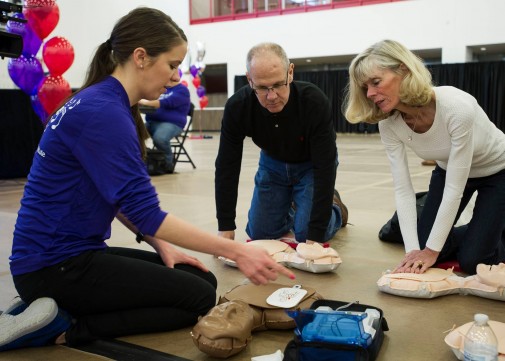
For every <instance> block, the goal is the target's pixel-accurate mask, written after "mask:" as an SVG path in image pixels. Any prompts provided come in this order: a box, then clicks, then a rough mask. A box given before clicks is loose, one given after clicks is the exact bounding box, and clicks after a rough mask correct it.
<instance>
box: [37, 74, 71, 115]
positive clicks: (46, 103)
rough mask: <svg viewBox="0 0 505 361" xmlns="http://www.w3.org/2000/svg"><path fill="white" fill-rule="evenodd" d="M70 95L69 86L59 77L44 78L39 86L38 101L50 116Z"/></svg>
mask: <svg viewBox="0 0 505 361" xmlns="http://www.w3.org/2000/svg"><path fill="white" fill-rule="evenodd" d="M70 94H72V89H71V88H70V84H68V82H67V81H66V80H65V79H63V77H61V76H53V75H49V76H46V77H45V78H44V79H43V80H42V81H41V82H40V84H39V89H38V92H37V96H38V99H39V101H40V104H42V107H43V108H44V110H45V111H46V113H47V114H52V113H53V112H54V111H55V110H56V108H57V107H58V106H59V105H61V103H62V102H63V100H64V99H66V98H67V97H68V96H70Z"/></svg>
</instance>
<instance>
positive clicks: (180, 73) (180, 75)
mask: <svg viewBox="0 0 505 361" xmlns="http://www.w3.org/2000/svg"><path fill="white" fill-rule="evenodd" d="M179 78H182V70H181V68H179Z"/></svg>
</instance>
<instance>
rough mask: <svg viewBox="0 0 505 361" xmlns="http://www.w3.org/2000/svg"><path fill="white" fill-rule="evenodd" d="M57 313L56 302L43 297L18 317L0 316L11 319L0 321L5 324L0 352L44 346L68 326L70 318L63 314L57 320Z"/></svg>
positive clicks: (0, 338)
mask: <svg viewBox="0 0 505 361" xmlns="http://www.w3.org/2000/svg"><path fill="white" fill-rule="evenodd" d="M58 313H59V309H58V306H57V305H56V302H55V301H54V300H53V299H52V298H46V297H44V298H39V299H37V300H35V301H33V302H32V303H31V304H30V305H29V306H28V307H27V308H26V310H25V311H24V312H23V313H22V314H20V315H17V316H12V315H5V316H3V315H2V316H0V317H7V316H9V317H12V319H11V322H1V321H0V324H2V323H7V324H5V325H3V324H2V327H1V330H0V351H4V350H10V349H15V348H21V347H33V346H43V345H46V344H47V343H48V342H49V341H50V340H52V339H54V338H55V337H56V336H58V335H59V334H60V333H62V332H64V331H65V330H66V329H68V327H69V326H70V322H71V320H70V318H69V317H68V316H67V315H65V314H63V316H64V317H58V319H57V316H58ZM53 321H55V322H53ZM6 326H7V327H6Z"/></svg>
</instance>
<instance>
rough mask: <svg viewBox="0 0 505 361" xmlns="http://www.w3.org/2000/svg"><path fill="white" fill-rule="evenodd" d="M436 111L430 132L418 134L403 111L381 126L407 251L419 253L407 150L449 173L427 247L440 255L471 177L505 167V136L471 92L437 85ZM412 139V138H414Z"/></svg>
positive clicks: (413, 194) (381, 123) (380, 129)
mask: <svg viewBox="0 0 505 361" xmlns="http://www.w3.org/2000/svg"><path fill="white" fill-rule="evenodd" d="M434 92H435V98H436V112H435V119H434V121H433V125H432V126H431V128H430V129H429V130H428V131H427V132H425V133H423V134H418V133H413V132H412V129H411V128H410V127H409V126H408V125H407V124H406V123H405V122H404V120H403V119H402V117H401V115H400V113H399V112H397V113H396V114H395V115H393V116H391V117H389V118H387V119H384V120H382V121H380V122H379V131H380V135H381V140H382V143H383V144H384V145H385V148H386V153H387V155H388V157H389V161H390V163H391V171H392V175H393V181H394V188H395V199H396V207H397V213H398V219H399V221H400V229H401V232H402V236H403V239H404V242H405V251H406V252H410V251H412V250H419V249H420V246H419V239H418V235H417V213H416V202H415V200H416V198H415V191H414V188H413V186H412V181H411V178H410V173H409V168H408V161H407V154H406V148H405V146H408V147H409V148H411V149H412V150H413V151H414V152H415V153H416V154H417V155H418V156H419V157H420V158H422V159H433V160H436V161H437V164H438V165H439V166H440V167H441V168H443V169H445V170H446V171H447V175H446V182H445V187H444V195H443V198H442V203H441V205H440V208H439V210H438V213H437V216H436V219H435V223H434V225H433V228H432V231H431V233H430V236H429V238H428V242H427V244H426V246H427V247H428V248H430V249H432V250H435V251H440V250H441V249H442V247H443V246H444V243H445V240H446V239H447V236H448V234H449V231H450V229H451V227H452V225H453V223H454V220H455V218H456V213H457V211H458V208H459V204H460V202H461V197H462V194H463V190H464V188H465V184H466V182H467V180H468V178H477V177H485V176H489V175H492V174H495V173H497V172H499V171H500V170H503V169H505V135H504V133H503V132H502V131H501V130H500V129H498V128H497V127H496V126H495V125H494V123H492V122H491V121H490V120H489V118H488V116H487V115H486V113H485V112H484V111H483V110H482V108H481V107H480V106H479V104H478V103H477V101H476V100H475V98H474V97H473V96H471V95H470V94H468V93H466V92H464V91H462V90H459V89H457V88H454V87H450V86H443V87H435V88H434ZM411 135H412V140H409V139H408V138H409V136H411Z"/></svg>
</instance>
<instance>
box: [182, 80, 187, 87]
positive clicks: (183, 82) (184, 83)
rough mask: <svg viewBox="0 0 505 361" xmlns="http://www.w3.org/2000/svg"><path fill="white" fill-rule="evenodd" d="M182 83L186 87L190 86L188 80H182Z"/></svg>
mask: <svg viewBox="0 0 505 361" xmlns="http://www.w3.org/2000/svg"><path fill="white" fill-rule="evenodd" d="M181 84H182V85H184V86H185V87H186V88H187V87H188V82H187V81H186V80H181Z"/></svg>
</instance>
